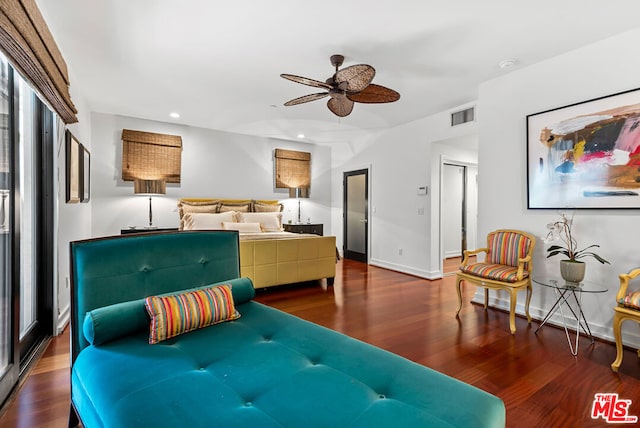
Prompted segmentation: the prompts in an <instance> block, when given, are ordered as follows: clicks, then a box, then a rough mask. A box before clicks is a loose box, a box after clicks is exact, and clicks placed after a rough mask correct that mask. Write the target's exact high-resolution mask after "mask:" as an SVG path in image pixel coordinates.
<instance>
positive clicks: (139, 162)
mask: <svg viewBox="0 0 640 428" xmlns="http://www.w3.org/2000/svg"><path fill="white" fill-rule="evenodd" d="M181 159H182V137H180V136H178V135H167V134H156V133H153V132H144V131H132V130H130V129H123V130H122V179H123V180H124V181H133V180H134V179H144V180H159V179H161V180H165V181H166V182H167V183H180V174H181V163H182V162H181Z"/></svg>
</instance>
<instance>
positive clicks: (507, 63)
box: [498, 58, 518, 69]
mask: <svg viewBox="0 0 640 428" xmlns="http://www.w3.org/2000/svg"><path fill="white" fill-rule="evenodd" d="M517 63H518V60H517V59H513V58H507V59H503V60H502V61H500V62H499V63H498V67H500V68H502V69H505V68H510V67H513V66H514V65H516V64H517Z"/></svg>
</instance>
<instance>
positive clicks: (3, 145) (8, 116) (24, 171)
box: [0, 56, 55, 404]
mask: <svg viewBox="0 0 640 428" xmlns="http://www.w3.org/2000/svg"><path fill="white" fill-rule="evenodd" d="M54 153H55V147H54V139H53V113H52V112H51V111H50V110H49V109H48V108H47V107H46V106H45V105H44V104H43V103H42V102H41V101H40V100H39V99H38V98H37V97H36V96H35V93H34V92H33V90H31V88H30V87H29V86H28V85H27V84H26V82H25V81H24V80H23V79H21V78H20V76H19V75H18V74H17V73H16V72H15V71H14V70H13V69H12V68H11V66H10V65H9V64H8V62H7V61H6V59H4V58H3V57H1V56H0V404H1V403H2V402H3V401H4V400H5V399H6V398H7V396H8V395H9V394H10V393H11V390H12V389H13V388H14V387H15V385H17V383H18V381H19V377H20V376H21V374H22V370H23V369H25V368H26V367H27V365H28V363H29V361H30V360H31V357H32V356H33V355H35V353H36V351H37V349H38V348H39V347H40V346H41V345H42V344H43V343H45V342H44V339H45V338H46V336H49V335H51V334H52V332H53V278H54V275H53V272H54V270H53V266H54V265H53V262H54V252H53V248H54V245H53V244H54V231H53V216H54V203H55V199H54V198H55V195H54V192H53V189H54V188H53V180H52V178H53V177H54V173H53V165H54V162H53V154H54Z"/></svg>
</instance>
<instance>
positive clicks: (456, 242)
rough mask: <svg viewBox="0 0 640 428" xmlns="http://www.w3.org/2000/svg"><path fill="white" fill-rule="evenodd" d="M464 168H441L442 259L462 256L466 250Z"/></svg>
mask: <svg viewBox="0 0 640 428" xmlns="http://www.w3.org/2000/svg"><path fill="white" fill-rule="evenodd" d="M465 176H466V168H465V167H464V166H460V165H451V164H444V165H443V168H442V188H443V191H444V195H445V197H443V198H442V231H443V245H444V258H445V259H448V258H451V257H460V256H462V251H463V250H466V228H465V220H466V218H465V217H466V216H465V215H464V214H465V212H466V209H465Z"/></svg>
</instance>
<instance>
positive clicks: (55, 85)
mask: <svg viewBox="0 0 640 428" xmlns="http://www.w3.org/2000/svg"><path fill="white" fill-rule="evenodd" d="M0 49H1V50H2V52H3V53H4V54H5V55H6V57H7V59H8V60H9V61H10V62H11V65H12V66H13V67H14V68H15V69H16V70H17V71H18V72H19V73H20V74H21V75H22V77H24V78H25V79H26V80H27V81H29V83H30V84H31V85H33V87H34V89H35V90H36V91H37V92H38V93H39V94H40V95H41V96H42V97H43V98H44V100H45V101H46V102H47V103H48V104H49V105H50V106H51V108H53V110H55V112H56V113H57V114H58V116H60V118H61V119H62V120H63V121H64V122H65V123H67V124H68V123H75V122H77V121H78V118H77V117H76V114H77V113H78V111H77V110H76V108H75V106H74V105H73V102H72V101H71V95H70V94H69V76H68V73H67V65H66V63H65V62H64V59H63V57H62V54H61V53H60V51H59V50H58V46H57V45H56V42H55V41H54V40H53V36H52V35H51V33H50V32H49V27H47V24H46V23H45V21H44V18H43V17H42V15H41V14H40V10H39V9H38V6H37V5H36V3H35V1H34V0H2V1H0Z"/></svg>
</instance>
